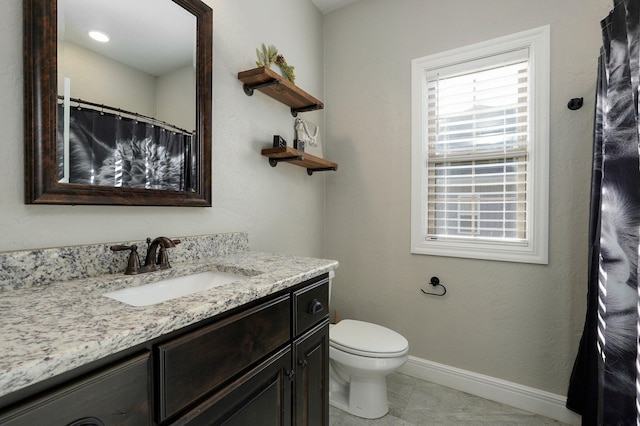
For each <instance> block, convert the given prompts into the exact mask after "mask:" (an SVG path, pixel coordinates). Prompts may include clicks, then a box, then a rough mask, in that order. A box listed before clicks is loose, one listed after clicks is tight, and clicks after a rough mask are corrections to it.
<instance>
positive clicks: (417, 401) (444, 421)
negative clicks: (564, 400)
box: [329, 373, 564, 426]
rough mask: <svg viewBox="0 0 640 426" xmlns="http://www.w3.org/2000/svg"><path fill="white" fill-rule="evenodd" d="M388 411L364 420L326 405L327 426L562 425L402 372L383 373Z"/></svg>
mask: <svg viewBox="0 0 640 426" xmlns="http://www.w3.org/2000/svg"><path fill="white" fill-rule="evenodd" d="M387 391H388V393H389V414H387V415H386V416H384V417H382V418H380V419H376V420H366V419H361V418H359V417H355V416H352V415H350V414H347V413H345V412H343V411H341V410H338V409H337V408H334V407H330V412H329V414H330V420H329V425H330V426H365V425H366V426H369V425H372V426H427V425H428V426H453V425H474V426H475V425H478V426H523V425H525V426H533V425H564V423H560V422H558V421H555V420H552V419H548V418H546V417H542V416H538V415H535V414H532V413H529V412H526V411H522V410H519V409H517V408H513V407H509V406H507V405H503V404H499V403H497V402H493V401H488V400H486V399H483V398H480V397H477V396H473V395H469V394H467V393H464V392H460V391H457V390H453V389H450V388H446V387H443V386H439V385H435V384H433V383H429V382H425V381H423V380H420V379H416V378H413V377H410V376H407V375H404V374H400V373H393V374H391V375H389V376H388V377H387Z"/></svg>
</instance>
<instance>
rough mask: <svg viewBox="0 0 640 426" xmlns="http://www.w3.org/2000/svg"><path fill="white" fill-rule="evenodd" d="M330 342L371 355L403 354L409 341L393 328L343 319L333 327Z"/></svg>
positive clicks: (353, 352)
mask: <svg viewBox="0 0 640 426" xmlns="http://www.w3.org/2000/svg"><path fill="white" fill-rule="evenodd" d="M329 344H330V345H331V346H333V347H334V348H337V349H340V350H343V351H345V352H349V353H352V354H355V355H363V356H371V357H379V358H382V357H393V356H401V355H404V354H406V353H407V352H408V350H409V342H407V339H405V338H404V337H403V336H401V335H400V334H398V333H396V332H395V331H393V330H389V329H388V328H386V327H383V326H381V325H377V324H371V323H368V322H364V321H356V320H348V319H346V320H342V321H340V322H339V323H337V324H335V325H334V326H333V327H331V329H330V332H329Z"/></svg>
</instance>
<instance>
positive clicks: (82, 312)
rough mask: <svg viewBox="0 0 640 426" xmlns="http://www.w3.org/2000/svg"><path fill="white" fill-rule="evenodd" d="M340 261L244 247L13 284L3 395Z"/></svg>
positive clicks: (7, 307) (5, 329) (0, 352)
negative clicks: (154, 295) (202, 285)
mask: <svg viewBox="0 0 640 426" xmlns="http://www.w3.org/2000/svg"><path fill="white" fill-rule="evenodd" d="M337 267H338V262H336V261H334V260H327V259H316V258H308V257H295V256H282V255H276V254H271V253H261V252H254V251H244V252H239V253H235V254H230V255H226V256H222V257H212V258H210V259H206V260H198V261H193V262H184V263H179V264H173V268H171V269H168V270H164V271H158V272H152V273H148V274H141V275H135V276H129V275H124V274H113V275H103V276H100V277H94V278H85V279H77V280H72V281H65V282H58V283H52V284H49V285H45V286H39V287H29V288H23V289H16V290H12V291H7V292H4V293H2V297H0V312H2V315H0V342H1V343H0V396H3V395H6V394H9V393H11V392H14V391H16V390H18V389H22V388H25V387H27V386H29V385H32V384H34V383H37V382H40V381H43V380H46V379H48V378H51V377H54V376H56V375H58V374H61V373H64V372H66V371H69V370H72V369H74V368H76V367H79V366H82V365H84V364H87V363H90V362H92V361H95V360H98V359H100V358H103V357H105V356H108V355H111V354H114V353H117V352H119V351H121V350H124V349H128V348H131V347H134V346H136V345H139V344H142V343H144V342H146V341H148V340H151V339H154V338H157V337H159V336H162V335H164V334H167V333H169V332H172V331H174V330H178V329H180V328H182V327H185V326H188V325H190V324H194V323H197V322H199V321H202V320H204V319H207V318H210V317H212V316H214V315H217V314H220V313H223V312H225V311H228V310H230V309H233V308H235V307H238V306H241V305H243V304H245V303H248V302H251V301H253V300H256V299H259V298H261V297H264V296H267V295H269V294H273V293H275V292H278V291H280V290H283V289H286V288H289V287H291V286H293V285H295V284H298V283H301V282H303V281H305V280H307V279H310V278H313V277H315V276H318V275H320V274H323V273H326V272H329V271H331V270H334V269H336V268H337ZM212 269H213V270H221V271H226V272H235V273H240V274H243V275H248V277H247V278H246V279H243V280H241V281H238V282H234V283H230V284H227V285H224V286H221V287H216V288H214V289H212V290H208V291H204V292H200V293H196V294H192V295H189V296H184V297H181V298H178V299H174V300H170V301H167V302H163V303H159V304H156V305H152V306H143V307H134V306H129V305H127V304H124V303H121V302H118V301H116V300H112V299H110V298H107V297H104V296H102V293H105V292H107V291H112V290H117V289H120V288H124V287H127V286H131V285H139V284H145V283H149V282H153V281H158V280H159V279H165V278H169V277H174V276H176V277H177V276H182V275H190V274H194V273H198V272H204V271H208V270H212Z"/></svg>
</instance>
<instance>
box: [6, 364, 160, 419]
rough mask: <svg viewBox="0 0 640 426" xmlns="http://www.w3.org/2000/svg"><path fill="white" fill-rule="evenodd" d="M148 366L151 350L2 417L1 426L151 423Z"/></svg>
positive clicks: (35, 399)
mask: <svg viewBox="0 0 640 426" xmlns="http://www.w3.org/2000/svg"><path fill="white" fill-rule="evenodd" d="M149 366H150V356H149V352H143V353H142V354H140V355H138V356H134V357H133V358H130V359H126V360H124V361H121V362H119V363H117V364H116V365H113V366H109V367H105V368H103V369H100V370H98V371H96V372H94V373H92V374H89V375H87V376H85V377H83V378H79V379H78V380H73V381H71V382H69V383H66V384H64V385H63V386H60V387H57V388H54V389H53V390H51V391H50V392H47V393H46V394H44V395H43V396H40V397H36V398H34V399H32V400H31V401H29V402H28V403H26V404H24V405H22V406H21V407H20V408H17V409H14V410H12V411H11V412H10V413H8V414H7V415H5V416H0V425H3V426H58V425H60V426H67V425H68V426H107V425H123V426H125V425H126V426H142V425H150V424H151V418H150V417H149V412H150V410H149V409H150V404H149V394H150V392H149V386H148V377H149V373H150V368H149Z"/></svg>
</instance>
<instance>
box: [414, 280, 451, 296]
mask: <svg viewBox="0 0 640 426" xmlns="http://www.w3.org/2000/svg"><path fill="white" fill-rule="evenodd" d="M429 284H431V285H432V286H433V287H434V288H435V287H442V293H433V292H428V291H424V290H423V289H420V291H421V292H423V293H424V294H428V295H431V296H438V297H442V296H444V295H445V294H447V288H446V287H445V286H444V285H443V284H441V283H440V278H438V277H431V279H430V280H429Z"/></svg>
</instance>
